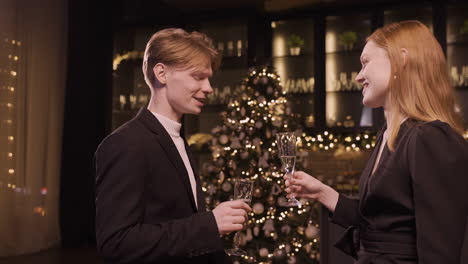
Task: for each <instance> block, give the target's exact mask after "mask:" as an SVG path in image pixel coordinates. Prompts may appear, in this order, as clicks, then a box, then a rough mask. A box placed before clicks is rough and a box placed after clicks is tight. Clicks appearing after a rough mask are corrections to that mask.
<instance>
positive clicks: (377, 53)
mask: <svg viewBox="0 0 468 264" xmlns="http://www.w3.org/2000/svg"><path fill="white" fill-rule="evenodd" d="M361 65H362V68H361V71H360V72H359V74H358V75H357V76H356V81H357V82H360V83H362V85H363V89H362V96H363V99H362V103H363V104H364V105H365V106H367V107H372V108H376V107H384V108H385V106H386V103H387V97H388V83H389V81H390V75H391V64H390V59H389V57H388V53H387V51H386V50H385V49H383V48H381V47H379V46H378V45H377V44H375V43H374V42H373V41H368V42H367V44H366V46H365V47H364V49H363V50H362V54H361Z"/></svg>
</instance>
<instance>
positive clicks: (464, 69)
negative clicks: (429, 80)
mask: <svg viewBox="0 0 468 264" xmlns="http://www.w3.org/2000/svg"><path fill="white" fill-rule="evenodd" d="M459 70H460V71H459ZM450 80H451V83H452V85H453V86H454V87H455V88H456V89H457V90H466V89H467V88H468V65H463V66H461V67H457V66H451V67H450Z"/></svg>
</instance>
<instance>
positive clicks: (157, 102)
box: [148, 91, 182, 123]
mask: <svg viewBox="0 0 468 264" xmlns="http://www.w3.org/2000/svg"><path fill="white" fill-rule="evenodd" d="M162 92H163V91H161V93H162ZM148 110H150V111H151V112H154V113H157V114H160V115H163V116H165V117H167V118H169V119H171V120H174V121H176V122H178V123H180V122H181V120H182V114H179V113H177V112H176V111H174V109H173V108H172V106H171V105H170V104H169V102H168V101H167V97H166V96H163V94H160V93H153V94H152V95H151V99H150V102H149V104H148Z"/></svg>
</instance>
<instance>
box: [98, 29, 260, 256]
mask: <svg viewBox="0 0 468 264" xmlns="http://www.w3.org/2000/svg"><path fill="white" fill-rule="evenodd" d="M219 61H220V59H219V54H218V52H217V51H216V50H215V49H214V48H213V45H212V41H211V40H210V39H209V38H208V37H207V36H205V35H204V34H201V33H198V32H192V33H187V32H186V31H184V30H182V29H165V30H161V31H159V32H157V33H155V34H154V35H153V36H152V37H151V39H150V40H149V42H148V44H147V46H146V50H145V55H144V59H143V73H144V76H145V80H146V82H147V84H148V86H149V87H150V89H151V100H150V102H149V104H148V107H147V109H145V108H143V109H141V110H140V112H139V113H138V114H137V116H136V117H135V118H134V119H132V120H130V121H129V122H127V123H126V124H124V125H123V126H121V127H120V128H118V129H117V130H115V131H114V132H113V133H112V134H111V135H109V136H108V137H107V138H106V139H104V141H103V142H102V143H101V144H100V146H99V147H98V149H97V151H96V156H95V158H96V174H97V175H96V237H97V243H98V250H99V252H100V253H101V255H103V257H104V259H105V260H106V263H113V264H114V263H115V264H116V263H168V264H172V263H174V264H175V263H200V264H201V263H203V264H207V263H230V260H229V258H228V257H227V256H226V255H225V254H224V251H223V241H222V239H221V238H220V234H221V235H222V234H227V233H229V232H233V231H238V230H241V229H242V227H243V224H244V223H245V221H246V219H247V213H248V212H249V211H250V210H251V209H250V207H249V206H248V205H247V204H246V203H245V202H243V201H240V200H237V201H228V202H224V203H221V204H219V205H218V206H217V207H216V208H215V209H214V210H213V211H211V212H207V211H206V208H205V205H204V197H203V192H202V189H201V185H200V180H199V178H198V175H197V172H196V170H194V159H193V157H192V155H191V153H190V151H189V149H188V146H187V144H186V142H185V140H184V139H183V138H182V137H181V136H180V128H181V118H182V115H183V114H198V113H200V111H201V108H202V106H203V105H204V103H205V101H206V97H207V96H208V94H210V93H212V92H213V90H212V88H211V86H210V82H209V78H210V77H211V76H212V74H213V70H216V69H217V67H218V66H219Z"/></svg>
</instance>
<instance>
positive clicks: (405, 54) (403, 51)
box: [400, 48, 409, 68]
mask: <svg viewBox="0 0 468 264" xmlns="http://www.w3.org/2000/svg"><path fill="white" fill-rule="evenodd" d="M400 54H401V60H402V65H403V68H404V67H405V66H406V63H407V62H408V55H409V54H408V50H407V49H406V48H401V49H400Z"/></svg>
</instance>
